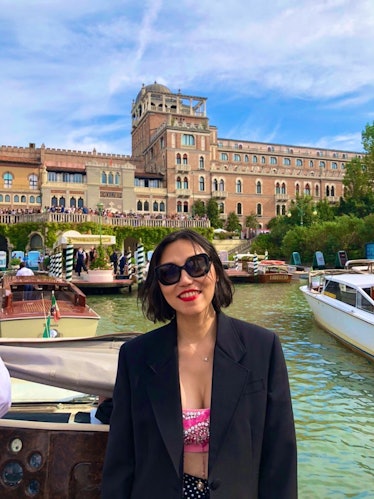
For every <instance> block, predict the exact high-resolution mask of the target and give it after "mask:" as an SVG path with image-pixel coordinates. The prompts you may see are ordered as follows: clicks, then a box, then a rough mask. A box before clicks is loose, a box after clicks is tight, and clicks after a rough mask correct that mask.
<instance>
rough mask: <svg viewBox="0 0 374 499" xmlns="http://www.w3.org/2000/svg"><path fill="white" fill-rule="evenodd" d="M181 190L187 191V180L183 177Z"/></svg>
mask: <svg viewBox="0 0 374 499" xmlns="http://www.w3.org/2000/svg"><path fill="white" fill-rule="evenodd" d="M183 189H188V178H187V177H184V179H183Z"/></svg>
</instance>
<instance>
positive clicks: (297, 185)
mask: <svg viewBox="0 0 374 499" xmlns="http://www.w3.org/2000/svg"><path fill="white" fill-rule="evenodd" d="M295 192H296V194H297V195H298V196H299V195H300V184H296V185H295Z"/></svg>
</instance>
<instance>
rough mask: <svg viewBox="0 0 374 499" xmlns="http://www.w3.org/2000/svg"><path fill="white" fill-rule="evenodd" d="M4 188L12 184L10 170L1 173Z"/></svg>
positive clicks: (10, 186) (9, 187)
mask: <svg viewBox="0 0 374 499" xmlns="http://www.w3.org/2000/svg"><path fill="white" fill-rule="evenodd" d="M3 180H4V189H11V188H12V185H13V175H12V174H11V173H10V172H5V173H4V175H3Z"/></svg>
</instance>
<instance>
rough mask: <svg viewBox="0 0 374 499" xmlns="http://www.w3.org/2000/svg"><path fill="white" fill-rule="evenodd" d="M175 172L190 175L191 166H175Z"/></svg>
mask: <svg viewBox="0 0 374 499" xmlns="http://www.w3.org/2000/svg"><path fill="white" fill-rule="evenodd" d="M175 171H176V172H177V173H188V172H190V171H191V166H190V165H175Z"/></svg>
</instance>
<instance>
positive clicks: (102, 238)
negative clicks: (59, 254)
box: [53, 230, 116, 249]
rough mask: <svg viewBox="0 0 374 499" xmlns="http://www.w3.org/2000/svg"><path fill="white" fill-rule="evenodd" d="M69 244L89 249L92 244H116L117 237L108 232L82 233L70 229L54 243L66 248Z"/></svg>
mask: <svg viewBox="0 0 374 499" xmlns="http://www.w3.org/2000/svg"><path fill="white" fill-rule="evenodd" d="M68 244H72V245H73V246H74V248H84V249H89V248H92V246H95V247H97V246H99V245H100V244H102V245H103V246H114V245H115V244H116V237H115V236H109V235H107V234H102V235H97V234H81V233H80V232H78V231H76V230H68V231H66V232H64V233H63V234H62V235H61V236H60V237H59V238H58V240H57V241H56V243H55V244H54V245H53V249H55V248H66V246H67V245H68Z"/></svg>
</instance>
